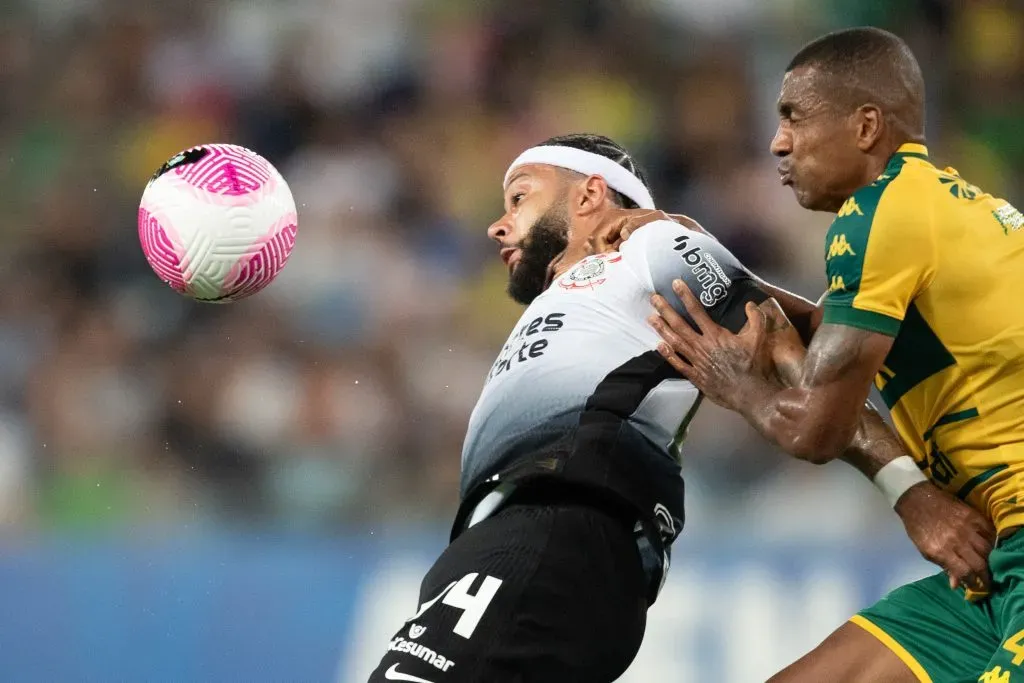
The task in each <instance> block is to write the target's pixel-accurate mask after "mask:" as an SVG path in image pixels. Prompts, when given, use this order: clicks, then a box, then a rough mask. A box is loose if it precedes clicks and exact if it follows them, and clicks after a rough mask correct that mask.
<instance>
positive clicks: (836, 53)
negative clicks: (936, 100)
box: [786, 26, 925, 136]
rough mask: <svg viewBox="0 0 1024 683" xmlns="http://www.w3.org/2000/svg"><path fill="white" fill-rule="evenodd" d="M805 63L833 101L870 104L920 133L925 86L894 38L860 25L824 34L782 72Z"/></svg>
mask: <svg viewBox="0 0 1024 683" xmlns="http://www.w3.org/2000/svg"><path fill="white" fill-rule="evenodd" d="M799 67H811V68H814V69H817V70H818V71H820V72H821V75H822V76H824V77H825V78H827V79H829V80H830V81H831V83H830V84H829V86H830V87H829V95H831V97H832V98H833V100H832V102H833V104H837V105H845V106H848V107H859V106H861V105H862V104H866V103H867V102H869V101H870V102H872V103H873V104H877V105H879V106H880V107H883V108H884V109H886V111H885V112H884V113H885V114H886V115H889V116H894V117H896V118H897V119H898V120H899V122H900V123H901V124H902V125H903V126H904V127H905V128H907V129H908V130H907V132H908V133H910V134H912V135H922V136H923V135H924V113H925V112H924V99H925V86H924V76H923V75H922V73H921V66H920V65H919V64H918V62H917V59H916V58H915V57H914V53H913V52H912V51H911V49H910V47H909V46H908V45H907V44H906V42H904V41H903V39H902V38H900V37H899V36H897V35H895V34H893V33H889V32H888V31H884V30H882V29H880V28H874V27H871V26H864V27H858V28H849V29H844V30H841V31H835V32H833V33H827V34H825V35H823V36H821V37H820V38H817V39H815V40H813V41H811V42H810V43H808V44H807V45H805V46H804V47H803V48H801V49H800V51H799V52H797V53H796V56H794V57H793V59H791V60H790V62H789V65H788V66H787V67H786V71H792V70H794V69H797V68H799Z"/></svg>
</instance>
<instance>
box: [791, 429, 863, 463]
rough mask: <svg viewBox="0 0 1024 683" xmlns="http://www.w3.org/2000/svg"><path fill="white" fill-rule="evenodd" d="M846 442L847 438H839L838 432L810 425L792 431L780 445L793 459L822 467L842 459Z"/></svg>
mask: <svg viewBox="0 0 1024 683" xmlns="http://www.w3.org/2000/svg"><path fill="white" fill-rule="evenodd" d="M837 437H840V438H837ZM848 442H849V439H848V438H847V439H845V440H844V439H842V438H841V434H839V433H838V430H835V429H828V428H816V427H815V426H813V425H812V426H810V427H808V428H804V429H799V430H796V431H794V432H793V433H792V434H790V435H789V438H787V439H786V440H785V442H784V443H781V444H780V445H781V446H782V447H783V449H784V450H785V451H786V452H788V453H789V454H790V455H792V456H793V457H795V458H798V459H800V460H804V461H806V462H809V463H812V464H814V465H824V464H825V463H828V462H832V461H833V460H836V459H837V458H840V457H842V455H843V453H844V452H845V451H846V445H847V443H848Z"/></svg>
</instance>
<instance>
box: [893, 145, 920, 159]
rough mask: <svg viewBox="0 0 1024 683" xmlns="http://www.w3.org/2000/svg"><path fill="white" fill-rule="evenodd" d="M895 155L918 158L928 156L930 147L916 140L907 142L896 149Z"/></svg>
mask: <svg viewBox="0 0 1024 683" xmlns="http://www.w3.org/2000/svg"><path fill="white" fill-rule="evenodd" d="M894 156H899V157H917V158H918V159H927V158H928V148H927V147H925V146H924V145H920V144H918V143H916V142H905V143H903V144H902V145H900V147H899V149H897V150H896V154H895V155H894Z"/></svg>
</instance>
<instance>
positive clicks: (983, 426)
mask: <svg viewBox="0 0 1024 683" xmlns="http://www.w3.org/2000/svg"><path fill="white" fill-rule="evenodd" d="M825 270H826V273H827V276H828V282H829V292H828V295H827V296H826V298H825V302H824V304H825V311H824V322H825V323H833V324H840V325H850V326H853V327H857V328H861V329H865V330H871V331H874V332H879V333H882V334H886V335H890V336H892V337H894V338H895V340H894V342H893V346H892V350H890V352H889V355H888V356H887V357H886V359H885V363H884V365H883V367H882V369H881V371H880V372H879V373H878V376H877V377H876V379H875V384H876V386H877V387H878V389H879V391H880V392H881V395H882V398H883V399H884V400H885V402H886V404H887V405H888V406H889V409H890V410H891V412H892V416H893V420H894V422H895V424H896V428H897V431H898V432H899V434H900V437H901V438H902V439H903V442H904V444H905V446H906V447H907V448H908V450H909V452H910V454H911V455H912V456H913V457H914V459H915V460H916V461H917V463H918V466H920V467H921V468H922V470H924V471H925V473H926V474H928V476H929V477H930V478H931V479H932V480H933V481H934V482H935V483H936V484H938V485H940V486H941V487H943V488H945V489H946V490H948V491H950V492H951V493H954V494H956V495H957V496H959V497H960V498H962V499H964V500H966V501H968V502H970V503H971V504H972V505H974V506H975V507H976V508H977V509H979V510H981V511H982V512H986V513H987V514H988V515H989V516H990V518H991V519H992V521H993V522H994V523H995V525H996V527H997V528H998V529H1000V530H1002V529H1006V528H1009V527H1013V526H1018V525H1024V300H1022V296H1021V295H1022V293H1024V216H1022V215H1021V213H1020V212H1019V211H1017V210H1016V209H1015V208H1014V207H1013V206H1011V205H1010V204H1009V203H1007V202H1006V201H1004V200H1001V199H996V198H995V197H993V196H991V195H989V194H986V193H984V192H983V191H981V190H980V189H978V188H977V187H975V186H973V185H971V184H969V183H967V182H965V181H964V180H963V179H962V178H960V176H959V175H958V174H957V172H956V170H955V169H951V168H947V169H945V170H939V169H937V168H936V167H935V166H933V165H932V164H931V163H929V161H928V152H927V149H926V148H925V147H924V146H923V145H916V144H906V145H903V146H902V147H900V149H899V150H898V151H897V153H896V154H895V155H893V157H892V159H891V160H890V161H889V164H888V166H886V168H885V171H884V172H883V173H882V175H881V176H879V177H878V179H877V180H875V182H873V183H872V184H871V185H868V186H867V187H864V188H861V189H860V190H858V191H857V192H856V193H855V194H854V195H853V196H852V197H850V199H849V200H847V202H846V203H845V204H844V205H843V206H842V208H841V209H840V210H839V213H838V215H837V216H836V219H835V221H833V223H832V226H831V227H830V228H829V231H828V236H827V237H826V241H825Z"/></svg>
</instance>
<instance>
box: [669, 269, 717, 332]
mask: <svg viewBox="0 0 1024 683" xmlns="http://www.w3.org/2000/svg"><path fill="white" fill-rule="evenodd" d="M672 291H674V292H675V293H676V294H677V295H678V296H679V298H680V299H682V301H683V306H685V307H686V312H687V313H689V314H690V318H691V319H692V320H693V322H695V323H697V327H698V328H699V329H700V331H701V334H707V333H708V332H710V331H712V330H714V329H716V328H717V327H718V325H716V324H715V322H714V321H713V320H712V319H711V316H709V315H708V312H707V311H705V310H704V306H702V305H701V303H700V302H699V301H697V297H695V296H694V295H693V292H691V291H690V288H689V286H687V284H686V283H685V282H683V281H682V280H673V281H672Z"/></svg>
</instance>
